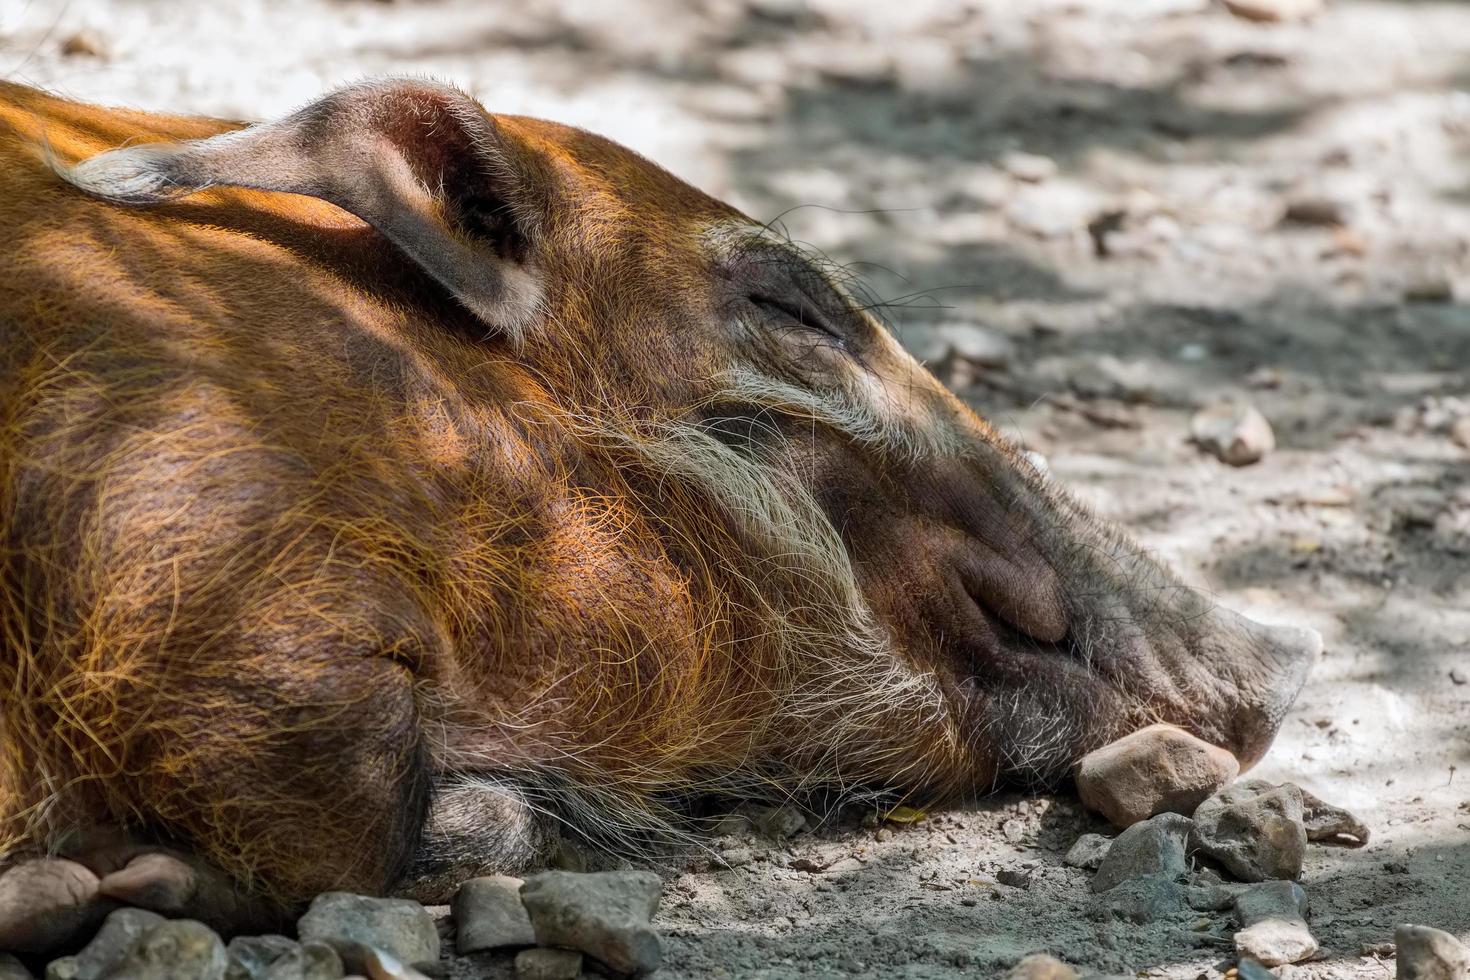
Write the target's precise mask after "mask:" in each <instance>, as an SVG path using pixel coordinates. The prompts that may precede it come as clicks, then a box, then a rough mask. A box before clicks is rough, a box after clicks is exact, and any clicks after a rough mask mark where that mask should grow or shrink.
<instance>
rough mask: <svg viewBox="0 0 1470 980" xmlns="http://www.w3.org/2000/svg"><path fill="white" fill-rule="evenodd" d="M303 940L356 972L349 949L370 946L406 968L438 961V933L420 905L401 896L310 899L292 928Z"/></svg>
mask: <svg viewBox="0 0 1470 980" xmlns="http://www.w3.org/2000/svg"><path fill="white" fill-rule="evenodd" d="M296 933H297V935H298V936H299V937H300V938H301V941H302V942H311V941H318V942H324V943H326V944H327V945H329V946H331V947H332V948H333V949H335V950H336V951H337V952H338V954H340V955H341V957H342V960H343V962H344V963H346V964H347V965H348V966H349V967H350V968H352V969H358V966H357V964H356V962H355V961H356V960H357V959H358V956H357V955H356V952H355V950H354V949H353V946H354V944H355V945H358V946H372V947H376V948H378V949H381V950H383V951H384V952H386V953H388V954H390V955H391V956H392V957H393V958H394V959H397V960H400V961H402V962H404V963H407V964H409V965H413V964H416V963H435V962H437V961H438V959H439V930H438V929H436V928H435V927H434V918H433V916H431V915H429V913H428V912H427V911H426V910H425V909H424V907H423V906H422V905H420V904H419V903H418V902H413V901H409V900H408V899H404V898H369V897H367V896H364V895H353V894H350V893H348V892H326V893H325V894H322V895H318V896H317V897H316V898H315V899H313V900H312V903H311V907H310V908H308V909H307V911H306V914H305V915H303V916H302V917H301V920H300V921H299V922H297V924H296Z"/></svg>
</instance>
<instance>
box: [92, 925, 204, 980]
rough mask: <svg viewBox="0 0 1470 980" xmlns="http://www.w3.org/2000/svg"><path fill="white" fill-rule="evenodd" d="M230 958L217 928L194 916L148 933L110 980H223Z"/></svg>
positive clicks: (109, 977)
mask: <svg viewBox="0 0 1470 980" xmlns="http://www.w3.org/2000/svg"><path fill="white" fill-rule="evenodd" d="M228 966H229V957H228V956H226V954H225V944H224V941H223V940H221V939H220V938H219V936H218V935H216V934H215V932H214V930H213V929H211V928H209V927H208V926H206V925H205V924H204V923H202V922H195V921H194V920H193V919H174V920H173V921H170V922H161V923H159V924H158V925H156V926H154V927H153V928H152V929H149V930H148V931H147V932H145V933H144V934H143V935H142V936H141V937H140V938H139V939H138V941H137V942H136V943H134V944H133V947H132V949H130V950H128V953H127V955H126V956H124V957H123V959H122V961H121V962H120V963H118V964H117V965H116V966H114V967H113V968H112V969H111V970H109V971H108V972H107V973H106V974H104V976H105V977H106V978H107V980H224V977H225V969H226V967H228Z"/></svg>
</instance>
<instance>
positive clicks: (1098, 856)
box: [1062, 834, 1113, 871]
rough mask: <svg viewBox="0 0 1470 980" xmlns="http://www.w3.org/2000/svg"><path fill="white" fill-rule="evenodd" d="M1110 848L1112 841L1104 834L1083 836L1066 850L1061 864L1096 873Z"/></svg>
mask: <svg viewBox="0 0 1470 980" xmlns="http://www.w3.org/2000/svg"><path fill="white" fill-rule="evenodd" d="M1112 846H1113V839H1112V838H1111V837H1108V836H1106V835H1105V834H1083V835H1082V836H1081V837H1079V838H1077V841H1076V843H1074V844H1073V845H1072V846H1071V847H1070V848H1068V850H1067V856H1066V857H1064V858H1062V863H1063V864H1065V865H1066V866H1067V867H1069V868H1082V869H1084V870H1086V871H1096V870H1097V869H1098V866H1099V865H1101V864H1102V862H1103V858H1105V857H1107V854H1108V848H1110V847H1112Z"/></svg>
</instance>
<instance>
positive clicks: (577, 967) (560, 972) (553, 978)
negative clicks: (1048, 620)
mask: <svg viewBox="0 0 1470 980" xmlns="http://www.w3.org/2000/svg"><path fill="white" fill-rule="evenodd" d="M581 975H582V954H581V953H579V952H577V951H576V950H575V949H523V950H521V951H520V952H519V953H517V954H516V976H517V977H519V978H520V980H577V977H579V976H581Z"/></svg>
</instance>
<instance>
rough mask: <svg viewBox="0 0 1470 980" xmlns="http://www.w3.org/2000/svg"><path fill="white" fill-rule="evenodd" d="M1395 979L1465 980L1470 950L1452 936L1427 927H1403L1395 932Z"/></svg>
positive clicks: (1468, 972) (1469, 965)
mask: <svg viewBox="0 0 1470 980" xmlns="http://www.w3.org/2000/svg"><path fill="white" fill-rule="evenodd" d="M1393 939H1394V946H1395V948H1396V952H1395V954H1394V960H1395V963H1396V965H1397V969H1398V980H1465V978H1466V977H1470V949H1467V948H1466V947H1465V944H1464V943H1462V942H1460V941H1459V940H1458V939H1456V938H1455V937H1454V936H1452V935H1450V934H1449V933H1447V932H1443V931H1441V930H1439V929H1431V928H1429V927H1428V926H1415V925H1402V926H1399V927H1398V928H1397V929H1396V930H1394V934H1393Z"/></svg>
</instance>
